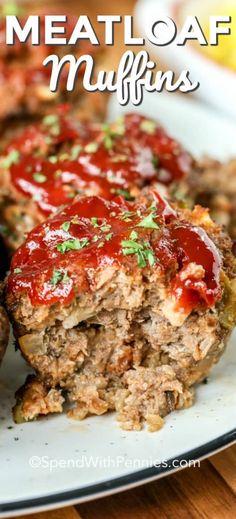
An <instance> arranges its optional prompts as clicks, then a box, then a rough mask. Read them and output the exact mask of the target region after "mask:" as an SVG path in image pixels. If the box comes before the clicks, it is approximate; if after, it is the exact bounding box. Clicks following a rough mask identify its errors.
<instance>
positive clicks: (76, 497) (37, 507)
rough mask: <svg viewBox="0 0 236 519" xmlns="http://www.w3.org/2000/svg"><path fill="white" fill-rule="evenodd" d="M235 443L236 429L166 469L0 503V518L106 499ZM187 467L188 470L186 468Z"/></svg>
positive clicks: (169, 461) (179, 457)
mask: <svg viewBox="0 0 236 519" xmlns="http://www.w3.org/2000/svg"><path fill="white" fill-rule="evenodd" d="M235 443H236V427H235V428H234V429H232V430H231V431H229V432H227V433H224V434H223V435H221V436H218V437H217V438H214V439H213V440H211V441H209V442H207V443H205V444H203V445H200V446H199V447H195V448H194V449H191V450H189V451H187V452H186V453H183V454H181V455H180V456H178V457H177V458H176V457H175V458H171V459H169V460H167V464H168V466H167V467H155V466H152V467H148V468H146V469H142V470H138V471H135V472H132V473H130V474H126V475H125V476H120V477H117V478H114V479H112V480H110V481H103V482H101V483H95V484H93V485H87V486H86V487H83V488H77V489H74V490H68V491H66V492H60V493H55V494H54V493H53V494H50V495H48V496H44V497H36V498H32V499H24V500H20V501H15V502H8V503H3V504H2V503H0V517H7V516H10V514H11V515H12V514H15V516H17V515H21V514H22V513H24V514H30V513H34V512H39V511H40V512H41V511H46V510H50V509H51V510H52V509H55V508H62V507H66V506H70V505H76V504H78V503H83V502H86V501H89V500H93V499H99V498H102V497H106V496H108V495H109V494H115V493H117V492H122V491H124V490H128V489H129V488H134V487H135V486H139V485H142V484H145V483H148V482H151V481H154V480H156V479H160V478H161V477H164V476H167V475H170V474H172V473H174V472H177V471H179V470H184V468H185V467H175V466H174V461H176V459H178V461H179V462H181V461H182V460H184V461H185V460H186V461H187V462H190V461H195V460H202V459H204V458H206V457H209V456H210V455H213V454H214V453H216V452H219V451H221V450H223V449H225V448H226V447H229V446H230V445H233V444H235ZM186 468H187V467H186Z"/></svg>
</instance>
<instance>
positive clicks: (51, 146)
mask: <svg viewBox="0 0 236 519" xmlns="http://www.w3.org/2000/svg"><path fill="white" fill-rule="evenodd" d="M0 166H1V167H0V193H1V194H0V217H1V221H2V222H3V227H2V231H3V232H4V237H5V241H6V243H7V245H8V247H10V248H11V249H12V250H15V249H17V248H18V246H19V245H21V243H23V241H24V239H25V234H26V233H27V232H29V231H30V230H31V229H32V228H33V227H34V226H35V225H37V224H38V223H40V222H42V221H44V220H45V219H46V217H48V216H49V215H50V214H52V213H53V212H55V211H56V210H58V207H60V206H63V205H65V204H68V203H70V202H71V201H72V200H73V198H74V197H75V196H76V195H78V194H81V195H101V196H102V197H104V198H107V199H111V198H113V197H115V196H117V194H119V195H123V196H124V197H125V198H128V199H132V197H134V196H136V195H137V194H138V192H139V190H140V189H142V188H143V187H144V186H146V185H150V184H151V183H153V182H155V183H156V182H158V183H159V184H160V183H161V184H162V185H163V187H164V186H167V185H169V184H170V183H171V185H172V186H174V185H175V183H178V182H179V180H180V179H182V178H185V176H186V175H187V174H188V173H189V171H190V170H191V167H192V159H191V157H190V155H189V154H188V153H186V152H185V151H184V150H182V148H181V146H180V145H179V144H178V143H177V142H176V141H175V140H174V139H172V138H170V137H169V136H168V135H167V134H166V133H165V131H164V130H163V129H162V128H161V127H160V126H158V124H157V123H156V122H154V121H153V120H149V119H146V118H145V117H143V116H141V115H138V114H128V115H126V116H125V117H124V118H120V119H119V120H118V121H116V122H114V123H111V124H94V123H90V124H89V123H84V124H79V123H78V121H77V120H75V119H74V118H72V117H71V115H70V114H69V113H68V112H67V111H66V109H65V107H61V108H59V109H58V110H57V113H54V114H50V115H47V116H46V117H44V118H43V119H42V121H41V123H38V124H35V125H33V126H29V127H27V128H26V129H25V130H24V131H23V132H22V133H21V134H20V135H19V136H18V137H17V138H15V139H13V141H12V142H11V143H10V144H9V146H8V147H7V148H6V150H5V152H4V153H3V155H2V157H1V159H0Z"/></svg>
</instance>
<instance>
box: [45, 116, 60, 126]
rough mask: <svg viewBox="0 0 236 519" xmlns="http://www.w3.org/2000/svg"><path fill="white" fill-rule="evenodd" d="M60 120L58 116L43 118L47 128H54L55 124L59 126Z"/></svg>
mask: <svg viewBox="0 0 236 519" xmlns="http://www.w3.org/2000/svg"><path fill="white" fill-rule="evenodd" d="M58 120H59V119H58V115H54V114H50V115H46V117H44V118H43V124H45V125H46V126H53V125H54V124H58Z"/></svg>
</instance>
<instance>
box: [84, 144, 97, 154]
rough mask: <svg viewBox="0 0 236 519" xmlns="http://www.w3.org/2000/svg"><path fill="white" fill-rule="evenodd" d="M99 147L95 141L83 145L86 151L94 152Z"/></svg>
mask: <svg viewBox="0 0 236 519" xmlns="http://www.w3.org/2000/svg"><path fill="white" fill-rule="evenodd" d="M98 148H99V144H98V143H97V142H90V143H89V144H86V146H85V147H84V151H85V152H86V153H96V151H97V150H98Z"/></svg>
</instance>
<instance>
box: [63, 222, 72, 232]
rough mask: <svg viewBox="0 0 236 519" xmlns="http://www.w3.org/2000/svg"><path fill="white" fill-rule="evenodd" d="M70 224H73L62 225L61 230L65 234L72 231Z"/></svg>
mask: <svg viewBox="0 0 236 519" xmlns="http://www.w3.org/2000/svg"><path fill="white" fill-rule="evenodd" d="M70 224H71V222H64V223H63V224H62V225H61V229H62V230H63V231H65V232H68V231H69V229H70Z"/></svg>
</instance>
